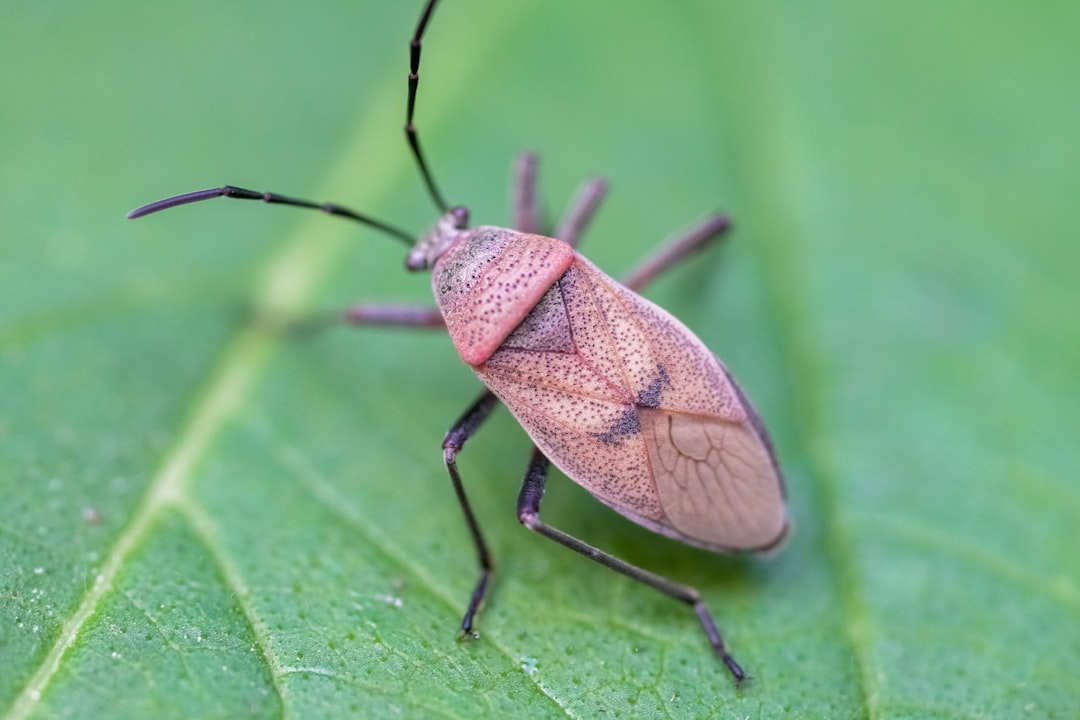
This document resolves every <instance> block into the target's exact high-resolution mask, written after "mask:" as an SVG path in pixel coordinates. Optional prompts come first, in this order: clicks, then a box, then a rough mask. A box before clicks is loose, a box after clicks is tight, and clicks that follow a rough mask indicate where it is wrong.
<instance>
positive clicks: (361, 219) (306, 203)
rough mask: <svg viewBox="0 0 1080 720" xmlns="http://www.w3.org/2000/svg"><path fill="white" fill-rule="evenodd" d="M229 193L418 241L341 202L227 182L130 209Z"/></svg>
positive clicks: (138, 213) (138, 212)
mask: <svg viewBox="0 0 1080 720" xmlns="http://www.w3.org/2000/svg"><path fill="white" fill-rule="evenodd" d="M219 197H229V198H236V199H237V200H262V201H263V202H265V203H270V204H272V205H291V206H292V207H302V208H308V209H311V210H321V211H322V212H324V213H326V214H327V215H337V216H338V217H345V218H349V219H350V220H355V221H356V222H358V223H362V224H364V225H367V226H368V227H371V228H375V229H376V230H379V231H381V232H384V233H386V234H387V235H391V236H393V237H396V238H397V239H398V240H401V241H402V242H403V243H405V244H406V245H408V246H409V247H412V246H413V244H414V243H415V242H416V238H415V237H413V236H412V235H411V234H409V233H408V232H406V231H404V230H402V229H401V228H399V227H395V226H393V225H391V224H389V223H385V222H383V221H382V220H376V219H375V218H373V217H371V216H370V215H364V214H363V213H358V212H356V211H355V210H350V209H349V208H347V207H342V206H341V205H335V204H334V203H317V202H312V201H311V200H302V199H300V198H293V197H287V196H285V195H278V194H277V193H271V192H259V191H258V190H246V189H244V188H239V187H234V186H232V185H226V186H224V187H219V188H210V189H209V190H196V191H195V192H189V193H184V194H183V195H174V196H173V197H170V198H165V199H164V200H158V201H157V202H152V203H150V204H149V205H143V206H142V207H140V208H136V209H134V210H132V211H131V212H129V213H128V218H129V219H131V220H134V219H135V218H141V217H142V216H143V215H149V214H151V213H156V212H159V211H161V210H168V209H169V208H174V207H177V206H178V205H187V204H188V203H195V202H202V201H203V200H211V199H213V198H219Z"/></svg>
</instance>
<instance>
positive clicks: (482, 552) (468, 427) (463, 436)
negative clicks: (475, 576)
mask: <svg viewBox="0 0 1080 720" xmlns="http://www.w3.org/2000/svg"><path fill="white" fill-rule="evenodd" d="M498 404H499V401H498V399H497V398H496V397H495V394H494V393H492V392H491V391H490V390H485V391H484V392H483V393H482V394H481V395H480V397H478V398H477V399H476V402H474V403H473V404H472V405H471V406H470V407H469V409H468V410H466V411H465V412H464V413H463V414H462V416H461V417H460V418H458V421H457V422H455V423H454V426H453V427H451V428H450V430H449V431H448V432H447V433H446V438H445V439H444V440H443V461H444V462H445V463H446V469H447V471H448V472H449V473H450V482H452V483H453V484H454V492H455V493H456V494H457V499H458V504H460V505H461V511H462V512H463V513H464V514H465V522H466V523H468V525H469V533H470V534H471V535H472V540H473V545H474V546H476V555H477V558H478V560H479V562H480V579H479V580H478V581H477V583H476V587H475V588H474V589H473V592H472V596H471V597H470V598H469V607H468V608H467V609H466V610H465V617H464V618H462V620H461V631H462V632H463V633H465V634H466V635H468V634H470V633H471V632H472V625H473V618H475V617H476V613H477V612H478V611H479V610H480V606H481V605H482V604H483V603H484V595H485V594H486V593H487V587H488V580H489V579H490V578H491V573H492V572H493V571H494V570H495V561H494V560H493V559H492V556H491V551H490V550H488V546H487V543H486V542H485V541H484V534H483V533H482V532H481V531H480V526H479V525H478V524H477V522H476V516H475V515H474V514H473V511H472V506H470V505H469V500H468V498H467V497H466V496H465V487H464V486H463V485H462V484H461V475H460V474H459V473H458V469H457V454H458V453H459V452H461V449H462V448H463V447H464V446H465V441H466V440H468V439H469V438H470V437H472V436H473V433H475V432H476V430H477V428H479V427H480V425H481V424H483V422H484V421H485V420H487V418H488V416H489V415H490V414H491V411H492V410H494V409H495V407H496V406H497V405H498Z"/></svg>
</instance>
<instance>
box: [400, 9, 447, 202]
mask: <svg viewBox="0 0 1080 720" xmlns="http://www.w3.org/2000/svg"><path fill="white" fill-rule="evenodd" d="M438 1H439V0H428V4H427V5H426V6H425V7H424V12H423V13H422V14H421V15H420V22H419V23H417V25H416V32H415V33H413V38H412V40H410V41H409V100H408V103H407V105H406V109H405V138H406V139H407V140H408V141H409V147H410V148H412V153H413V157H415V158H416V164H417V166H419V168H420V175H421V176H423V178H424V184H425V185H426V186H427V189H428V194H429V195H431V199H432V200H433V201H434V202H435V205H436V207H438V208H439V212H441V213H443V214H445V213H446V211H447V210H449V209H450V205H449V204H448V203H447V202H446V200H445V199H444V198H443V195H442V193H441V192H439V188H438V186H437V185H436V184H435V178H434V177H433V176H432V174H431V170H430V169H428V164H427V160H426V159H425V158H424V153H423V151H421V150H420V136H419V135H418V134H417V132H416V126H415V125H413V113H414V112H415V111H416V86H417V84H418V83H419V82H420V75H419V71H420V40H421V39H422V38H423V37H424V31H425V30H427V24H428V21H429V20H431V14H432V12H434V11H435V4H436V3H437V2H438Z"/></svg>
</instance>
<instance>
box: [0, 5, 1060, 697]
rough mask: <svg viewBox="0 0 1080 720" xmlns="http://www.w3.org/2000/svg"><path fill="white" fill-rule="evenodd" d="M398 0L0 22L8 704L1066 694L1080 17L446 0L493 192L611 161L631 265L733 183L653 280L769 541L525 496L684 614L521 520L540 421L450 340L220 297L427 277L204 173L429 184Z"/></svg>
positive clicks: (561, 183)
mask: <svg viewBox="0 0 1080 720" xmlns="http://www.w3.org/2000/svg"><path fill="white" fill-rule="evenodd" d="M419 10H420V8H419V3H418V2H396V3H385V2H381V3H376V2H345V1H343V0H337V1H330V0H328V1H326V2H319V3H316V4H311V3H308V4H300V3H286V2H279V1H276V0H270V1H268V2H261V3H256V2H249V1H248V0H238V1H236V2H231V3H225V4H222V3H209V2H202V1H201V0H193V1H192V2H188V3H184V4H183V5H182V6H177V5H164V4H152V3H143V4H136V3H122V2H111V1H110V0H105V1H103V2H97V3H93V4H76V3H63V4H60V3H42V2H33V3H31V2H24V1H21V0H16V1H15V2H8V3H6V4H5V7H4V9H3V10H2V11H0V16H2V20H0V90H2V92H3V100H2V101H0V141H2V143H3V145H2V147H3V151H2V155H0V253H2V256H0V368H2V369H0V453H2V455H0V457H2V463H0V500H2V504H3V507H4V513H3V519H2V520H0V557H2V558H3V562H0V589H2V592H0V618H2V622H0V708H4V710H3V712H4V713H6V714H7V715H10V716H11V717H24V716H56V717H65V716H82V717H86V716H104V715H108V716H112V717H120V716H125V715H126V716H133V717H140V716H143V717H145V716H155V717H164V716H176V717H196V716H197V717H211V716H221V717H226V716H228V717H237V716H242V715H251V716H280V715H289V716H297V717H310V716H322V717H331V716H356V715H367V716H374V717H382V716H386V715H388V714H390V713H394V712H396V713H400V714H402V715H405V716H407V717H438V716H447V717H449V716H453V717H466V716H467V717H479V716H529V717H547V716H559V717H563V716H572V717H582V718H585V717H596V716H601V715H603V716H607V717H612V716H621V717H633V716H640V717H656V716H661V715H664V716H669V717H680V718H681V717H773V716H784V717H835V718H841V717H882V718H884V717H943V718H944V717H965V718H976V717H1020V716H1023V717H1071V716H1073V715H1072V714H1073V713H1075V707H1076V702H1077V694H1076V690H1075V680H1074V678H1075V675H1076V673H1077V671H1078V670H1080V617H1078V616H1080V559H1078V556H1077V553H1076V552H1075V546H1076V532H1075V527H1076V525H1077V523H1078V522H1080V492H1078V490H1077V487H1076V481H1075V476H1076V473H1077V471H1078V470H1080V462H1078V460H1080V449H1078V445H1077V444H1076V442H1075V441H1074V438H1073V435H1074V433H1075V430H1076V427H1077V421H1078V420H1080V417H1078V412H1077V410H1076V403H1075V402H1074V399H1075V398H1076V397H1078V396H1080V381H1078V379H1077V373H1076V369H1077V367H1080V332H1078V327H1077V320H1076V317H1075V316H1076V308H1077V307H1078V300H1080V298H1078V293H1077V288H1076V285H1077V283H1076V276H1077V272H1078V270H1080V250H1078V249H1077V248H1078V243H1077V239H1078V230H1080V221H1078V220H1077V213H1076V210H1075V201H1076V198H1077V196H1078V190H1080V162H1078V157H1077V154H1078V151H1077V147H1078V143H1077V128H1078V127H1080V85H1078V84H1077V82H1076V69H1077V67H1078V61H1080V51H1078V50H1077V43H1076V38H1078V37H1080V6H1077V5H1075V4H1071V3H1039V4H1035V5H1026V6H1025V5H1017V4H1015V3H1008V2H1003V1H998V0H990V1H985V0H984V1H983V2H977V3H976V2H965V1H958V2H948V3H939V2H924V1H917V2H909V3H902V4H895V5H881V4H873V5H868V4H865V3H863V4H860V3H851V2H842V1H838V2H820V3H812V4H809V5H808V4H805V3H793V2H764V3H753V4H748V3H736V2H704V1H703V2H687V3H679V4H671V3H668V4H664V5H662V6H660V5H656V4H654V3H645V2H621V3H615V2H610V1H602V2H598V3H590V4H588V5H587V6H583V4H581V3H572V2H569V0H547V1H546V2H516V3H485V2H481V1H480V0H444V3H443V5H442V6H440V7H439V8H438V11H437V12H436V14H435V16H434V18H433V20H432V23H431V26H430V28H429V32H428V37H427V38H425V42H424V55H423V65H422V67H421V84H420V97H419V102H418V111H417V124H418V126H419V128H420V132H421V137H422V140H423V143H424V146H425V149H426V151H427V154H428V156H429V159H430V161H431V164H432V167H433V169H434V172H435V173H436V175H437V178H438V180H439V183H440V184H441V186H442V188H443V190H444V192H445V193H446V194H447V195H448V196H449V200H450V201H451V202H455V203H463V204H467V205H469V207H470V208H471V210H472V217H473V220H474V221H475V222H477V223H482V224H506V223H508V222H509V209H508V197H509V185H508V183H509V179H510V169H511V164H512V161H513V159H514V157H515V156H516V154H517V153H519V152H520V151H522V150H532V151H535V152H538V153H539V154H540V156H541V159H542V165H541V186H542V192H543V196H544V198H545V210H546V211H547V213H548V217H550V218H553V219H554V218H556V217H557V216H558V213H559V212H560V211H561V209H562V208H563V207H564V206H565V204H566V202H567V201H568V199H569V198H570V196H571V195H572V194H573V192H574V190H575V189H576V188H577V186H578V184H579V183H580V182H581V181H582V180H583V179H584V178H586V177H589V176H594V175H597V174H602V175H604V176H605V177H607V178H608V179H609V180H610V181H611V183H612V192H611V195H610V197H609V199H608V201H607V202H606V203H605V205H604V207H603V209H602V210H601V212H600V214H599V217H598V218H597V220H596V222H595V224H594V225H593V227H592V228H591V229H590V232H589V234H588V237H587V239H586V242H585V246H584V252H585V253H586V254H588V255H589V256H590V258H592V259H593V260H594V261H595V262H597V263H598V264H599V265H600V266H601V267H602V268H605V269H606V270H608V271H609V272H610V273H611V274H613V275H616V276H617V275H618V274H620V273H621V272H623V271H624V270H626V269H628V268H629V267H630V266H631V265H632V264H633V263H634V261H635V260H636V259H637V258H639V257H641V256H642V255H643V254H645V253H646V252H648V250H649V249H651V248H653V247H655V246H656V245H657V244H658V243H659V242H661V241H662V239H663V238H665V237H666V236H668V235H670V234H672V233H673V232H675V231H677V230H678V229H680V228H682V227H685V226H687V225H689V224H691V223H693V222H694V221H695V220H697V219H699V218H700V217H702V216H703V215H705V214H707V213H709V212H714V211H717V210H721V211H724V212H728V213H730V214H731V215H732V216H733V218H734V220H735V230H734V232H733V233H731V235H730V237H729V238H728V240H727V242H726V243H725V244H724V246H723V247H722V248H720V249H719V250H716V251H710V252H709V253H708V254H706V255H704V256H702V257H700V258H698V259H696V260H694V261H693V262H691V263H688V264H687V266H685V267H681V268H679V269H677V270H675V271H674V272H672V273H671V275H670V276H668V277H666V278H664V279H662V280H661V281H659V282H658V283H657V285H656V286H655V288H653V289H651V290H650V291H649V293H647V294H648V295H649V297H650V298H652V299H654V300H656V301H657V302H659V303H660V304H662V305H664V306H665V307H667V308H669V309H670V310H672V311H673V312H675V313H676V314H677V315H679V316H680V317H681V318H682V319H683V320H684V321H685V322H686V323H687V324H688V325H690V326H691V327H692V328H693V329H694V330H695V331H696V332H698V333H699V334H700V336H701V337H702V339H703V340H705V342H706V343H707V344H709V345H710V347H712V348H713V349H715V350H716V352H717V353H718V354H719V355H720V356H721V357H722V358H724V360H725V362H726V363H727V364H728V365H729V367H730V368H731V370H732V371H733V372H734V373H735V375H736V376H737V377H738V378H739V379H740V381H741V382H742V384H743V386H744V387H745V388H746V390H747V392H748V393H749V394H750V395H751V396H752V397H753V398H755V400H756V403H757V405H758V408H759V410H760V411H761V414H762V415H763V416H764V418H765V419H766V421H767V422H768V423H769V426H770V428H771V429H772V431H773V434H774V438H775V440H776V444H777V447H778V452H779V455H780V458H781V462H782V464H783V465H784V467H785V469H786V472H787V478H788V488H789V495H790V500H791V508H792V514H793V517H794V519H795V526H796V532H795V534H794V536H793V538H792V540H791V541H790V542H789V544H788V545H787V546H786V548H784V549H783V550H782V551H781V552H780V553H778V554H777V555H776V556H775V557H773V558H769V559H756V558H722V557H717V556H714V555H710V554H708V553H705V552H700V551H696V550H691V549H688V548H684V547H682V546H679V545H678V544H676V543H673V542H669V541H666V540H657V538H656V536H654V535H651V534H650V533H648V532H647V531H645V530H642V529H640V528H637V527H636V526H634V525H632V524H630V523H629V522H627V521H625V520H623V519H621V518H620V517H618V516H616V515H615V514H614V513H612V512H610V511H608V510H607V509H605V508H603V507H602V506H600V505H599V503H597V502H596V501H594V500H592V499H591V498H590V497H589V496H588V494H587V493H585V492H584V491H582V490H580V489H578V488H577V487H576V486H574V485H573V484H572V483H570V482H569V481H567V480H566V479H565V478H564V477H562V476H561V475H556V476H555V477H553V478H552V480H551V483H550V484H549V493H548V499H547V501H546V503H545V506H544V517H545V519H546V520H548V521H549V522H551V523H552V524H554V525H556V526H558V527H562V528H564V529H566V530H567V531H569V532H572V533H573V534H576V535H579V536H581V537H582V538H584V539H585V540H587V541H590V542H593V543H595V544H597V545H599V546H600V547H603V548H605V549H607V550H610V551H612V552H615V553H616V554H618V555H620V556H622V557H625V558H626V559H628V560H631V561H632V562H635V563H639V564H641V565H643V566H645V567H647V568H649V569H652V570H655V571H657V572H661V573H664V574H666V575H669V576H670V577H672V578H674V579H677V580H680V581H684V582H687V583H690V584H693V585H695V586H697V587H699V588H700V589H701V590H702V592H703V593H704V594H705V596H706V597H707V598H708V600H709V602H710V606H711V607H712V609H713V612H714V614H715V615H716V617H717V621H718V622H719V624H720V625H721V627H722V628H723V629H724V631H725V633H726V635H727V637H728V639H729V642H730V644H731V647H732V650H733V652H734V653H735V655H736V657H738V658H739V660H740V662H742V663H743V665H745V666H746V667H747V669H748V670H749V671H750V673H751V674H752V675H753V676H754V680H753V682H751V683H749V684H747V685H745V686H742V687H740V688H735V687H734V686H733V684H732V683H731V680H730V678H729V677H728V676H727V675H726V673H725V670H724V668H723V667H722V666H721V665H720V664H719V663H716V662H714V661H713V660H712V659H711V658H710V657H709V654H708V650H707V648H706V646H705V643H704V640H703V638H702V637H701V636H700V635H701V634H700V630H699V628H698V626H697V624H696V620H695V619H694V618H693V616H692V613H690V612H689V611H688V610H687V611H685V612H684V611H682V609H681V608H678V607H676V606H674V605H673V604H672V602H671V601H670V600H668V599H666V598H663V597H661V596H659V595H657V594H655V593H652V592H651V591H649V590H647V589H645V588H642V587H640V586H637V585H635V584H633V583H631V582H629V581H628V580H625V579H623V578H619V577H617V576H614V575H613V574H612V573H610V572H607V571H604V570H603V569H602V568H599V567H594V566H592V565H591V564H590V563H588V562H587V561H585V560H583V559H581V558H578V557H575V556H573V555H572V554H570V553H568V552H566V551H564V550H562V549H560V548H557V547H554V546H552V545H551V544H550V543H547V542H546V541H544V540H542V539H541V538H538V537H535V536H532V535H530V534H529V533H527V532H526V531H524V530H523V529H521V528H520V527H519V526H518V524H517V522H516V520H515V517H514V512H513V509H514V499H515V497H516V493H517V487H518V483H519V480H520V476H521V473H522V472H523V470H524V467H525V462H526V458H527V451H528V443H527V439H526V438H525V436H524V434H523V433H522V432H521V430H520V429H518V428H517V427H516V426H515V425H514V423H513V421H512V420H511V419H510V417H509V415H508V414H506V413H499V414H498V415H497V416H496V417H495V418H494V419H493V420H492V421H491V423H490V427H488V428H485V431H484V432H483V433H481V434H480V435H478V436H477V437H476V439H475V440H473V441H472V442H471V444H470V446H469V448H468V449H467V450H466V452H465V453H464V455H463V458H462V465H461V467H462V472H463V474H464V476H465V482H466V484H467V486H468V489H469V491H470V493H471V496H472V497H473V499H474V503H475V506H476V508H477V511H478V514H479V515H480V516H481V520H482V524H483V525H484V526H485V528H486V529H487V532H488V533H489V540H490V541H491V543H492V545H493V546H494V548H495V551H496V553H497V559H498V561H499V563H500V564H499V575H498V579H497V585H496V588H495V591H494V593H493V595H492V597H491V598H490V601H489V603H488V607H487V608H486V610H485V612H484V614H483V615H482V617H481V619H480V622H479V625H478V627H479V630H480V632H481V638H480V640H479V641H478V642H471V643H462V644H459V643H455V642H454V637H455V628H456V626H457V623H458V622H459V621H460V615H461V612H462V610H463V609H464V604H465V600H466V597H467V595H468V593H469V591H470V590H471V588H472V584H473V581H474V572H475V569H474V558H473V556H472V551H471V549H470V546H469V544H468V538H467V535H466V532H465V529H464V523H463V522H462V520H461V517H460V511H459V509H458V508H457V506H456V504H455V502H454V500H453V494H452V491H451V489H450V487H449V483H448V482H447V479H446V476H445V470H444V468H443V466H442V462H441V453H440V450H439V442H440V440H441V438H442V435H443V433H444V432H445V430H446V429H447V428H448V427H449V426H450V424H451V423H452V421H453V420H454V419H455V418H456V417H457V415H458V413H460V411H461V410H462V409H463V408H464V407H465V406H466V405H467V404H468V403H469V402H470V401H471V400H472V399H473V397H474V396H475V395H476V393H477V392H478V390H479V386H478V385H477V383H476V381H475V380H474V379H473V377H472V376H471V373H470V372H469V371H468V369H467V368H464V367H463V366H462V365H461V364H460V362H459V361H458V360H457V359H456V356H455V354H454V352H453V349H452V348H451V346H450V344H449V342H448V341H447V339H446V338H445V337H443V336H442V335H441V334H439V333H420V332H416V333H413V332H408V331H395V330H364V331H352V330H345V329H343V330H337V331H333V332H328V333H326V334H325V335H323V336H319V337H316V338H312V339H309V340H305V341H292V340H286V339H283V338H281V337H280V336H276V335H274V334H273V333H271V332H267V331H266V330H265V328H258V327H253V326H252V325H251V324H250V323H246V322H245V318H246V317H247V313H246V312H245V309H249V308H251V307H257V308H260V309H262V308H268V309H272V311H273V312H278V313H282V314H283V315H293V314H302V313H304V312H309V311H313V310H327V309H333V308H338V307H342V306H344V305H346V304H349V303H351V302H354V301H357V300H360V299H364V298H368V299H375V300H384V301H385V300H401V301H415V302H419V303H429V302H430V291H429V289H428V285H427V283H428V281H427V278H426V277H421V276H409V275H407V274H406V273H405V272H404V271H403V269H402V267H403V265H402V263H403V260H404V255H405V252H406V248H405V247H404V246H403V245H401V244H400V243H397V241H395V240H393V239H388V238H386V237H383V236H380V235H378V234H376V233H374V232H372V231H369V230H366V229H364V228H361V227H358V226H355V225H350V224H349V223H346V222H344V221H341V220H338V219H331V218H325V217H322V216H320V215H319V214H318V213H306V212H303V211H299V210H292V209H288V208H270V207H265V206H262V205H261V204H256V203H246V204H245V203H239V202H235V201H228V200H218V201H214V202H209V203H204V204H202V205H200V206H195V207H188V208H180V209H177V210H173V211H170V212H169V213H167V214H162V215H158V216H154V217H151V218H147V219H144V220H140V221H138V222H131V221H127V220H125V219H124V216H125V214H126V213H127V212H128V211H129V210H131V209H132V208H134V207H135V206H137V205H140V204H142V203H145V202H149V201H152V200H155V199H158V198H161V197H164V196H168V195H172V194H176V193H179V192H184V191H188V190H195V189H200V188H204V187H213V186H217V185H221V184H225V183H231V184H236V185H241V186H244V187H250V188H254V189H259V190H274V191H277V192H281V193H285V194H292V195H296V196H300V197H308V198H311V199H313V200H333V201H337V202H340V203H343V204H347V205H349V206H351V207H353V208H355V209H357V210H360V211H363V212H369V213H371V214H373V215H376V216H377V217H380V218H383V219H386V220H389V221H391V222H394V223H396V224H400V225H402V226H404V227H406V228H408V229H409V230H410V231H415V232H419V231H420V230H422V229H423V228H425V227H426V226H427V225H428V224H430V223H431V222H432V221H433V220H434V218H435V215H436V213H435V210H434V209H433V208H432V207H431V203H430V201H429V200H428V199H427V198H426V196H425V195H424V193H423V189H422V186H421V184H420V182H419V179H418V177H417V174H416V172H415V168H414V166H413V164H412V161H411V159H410V157H409V155H408V151H407V148H406V145H405V142H404V140H403V137H402V131H401V126H402V124H403V122H404V113H405V78H406V73H407V70H408V65H407V58H408V55H407V41H408V38H409V36H410V35H411V33H412V31H413V28H414V25H415V22H416V19H417V17H418V14H419Z"/></svg>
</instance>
